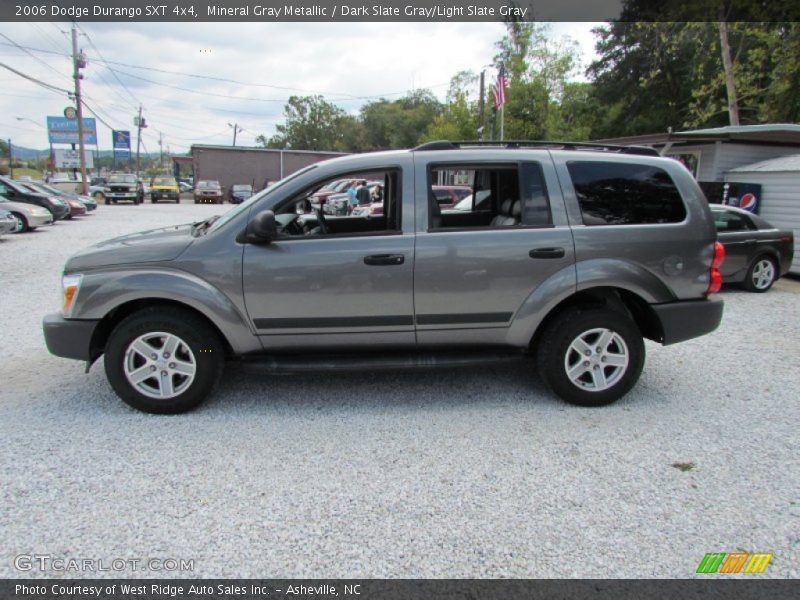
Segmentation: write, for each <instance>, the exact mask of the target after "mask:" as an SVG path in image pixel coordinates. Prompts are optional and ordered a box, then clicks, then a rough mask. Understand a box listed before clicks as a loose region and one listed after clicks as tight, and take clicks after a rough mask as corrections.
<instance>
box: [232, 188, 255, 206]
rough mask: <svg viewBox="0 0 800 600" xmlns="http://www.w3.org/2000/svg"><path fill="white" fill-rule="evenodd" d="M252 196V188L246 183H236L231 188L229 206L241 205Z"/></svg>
mask: <svg viewBox="0 0 800 600" xmlns="http://www.w3.org/2000/svg"><path fill="white" fill-rule="evenodd" d="M252 195H253V186H252V185H250V184H248V183H236V184H234V185H232V186H231V190H230V201H231V204H241V203H242V202H244V201H245V200H247V199H248V198H249V197H250V196H252Z"/></svg>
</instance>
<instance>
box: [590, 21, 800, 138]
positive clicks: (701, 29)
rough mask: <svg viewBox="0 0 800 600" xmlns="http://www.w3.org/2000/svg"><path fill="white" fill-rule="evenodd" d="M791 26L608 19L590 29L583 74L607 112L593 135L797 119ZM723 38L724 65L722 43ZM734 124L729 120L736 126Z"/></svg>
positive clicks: (796, 60) (799, 47)
mask: <svg viewBox="0 0 800 600" xmlns="http://www.w3.org/2000/svg"><path fill="white" fill-rule="evenodd" d="M799 27H800V26H799V25H798V23H794V22H784V23H780V22H771V23H757V22H733V23H728V24H727V25H726V27H725V28H724V29H727V35H726V36H721V35H720V28H719V25H718V24H717V23H711V22H688V23H687V22H678V23H674V22H657V23H653V22H647V23H636V22H613V23H610V24H608V25H607V26H604V27H601V28H598V29H596V30H595V33H596V35H597V36H598V38H599V39H598V42H597V50H598V53H599V54H600V58H599V59H598V60H597V61H595V62H594V63H593V64H592V65H591V66H590V67H589V70H588V73H589V75H590V77H591V78H592V80H593V83H594V91H593V96H594V99H595V100H596V101H597V102H599V103H600V104H602V105H605V106H606V107H607V108H608V110H607V111H606V113H605V116H604V117H603V118H602V119H601V120H600V121H599V122H598V124H597V126H596V127H595V129H594V131H593V135H595V136H596V137H606V136H617V135H634V134H641V133H652V132H655V131H666V130H667V128H668V127H672V128H674V129H684V128H690V127H715V126H721V125H727V124H729V123H731V122H732V121H731V119H730V118H729V106H728V105H729V98H730V99H733V95H732V94H729V93H728V90H729V89H730V90H734V89H735V103H734V106H735V107H736V108H737V109H738V113H739V120H740V122H741V123H743V124H748V123H765V122H776V121H777V122H794V121H796V120H797V119H798V116H800V87H798V83H800V75H798V69H800V29H799ZM723 39H727V41H728V44H729V53H730V54H729V57H730V63H729V64H728V65H727V68H726V64H725V63H726V62H727V58H724V57H725V52H724V49H723V45H722V40H723ZM734 122H735V121H734Z"/></svg>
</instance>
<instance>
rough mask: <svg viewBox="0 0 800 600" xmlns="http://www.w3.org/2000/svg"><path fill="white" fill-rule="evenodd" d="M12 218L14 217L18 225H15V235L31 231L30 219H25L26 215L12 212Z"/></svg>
mask: <svg viewBox="0 0 800 600" xmlns="http://www.w3.org/2000/svg"><path fill="white" fill-rule="evenodd" d="M11 216H12V217H14V221H15V222H16V225H14V233H25V232H26V231H29V230H30V227H29V226H28V219H26V218H25V215H22V214H20V213H17V212H12V213H11Z"/></svg>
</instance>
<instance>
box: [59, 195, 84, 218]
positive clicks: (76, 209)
mask: <svg viewBox="0 0 800 600" xmlns="http://www.w3.org/2000/svg"><path fill="white" fill-rule="evenodd" d="M65 202H66V203H67V206H69V214H68V215H67V216H66V217H64V218H65V219H71V218H72V217H82V216H84V215H85V214H86V207H85V206H84V204H83V202H81V201H80V200H74V199H73V198H65Z"/></svg>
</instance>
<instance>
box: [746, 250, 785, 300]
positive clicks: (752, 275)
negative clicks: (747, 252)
mask: <svg viewBox="0 0 800 600" xmlns="http://www.w3.org/2000/svg"><path fill="white" fill-rule="evenodd" d="M777 278H778V265H777V264H776V263H775V260H774V259H772V258H771V257H769V256H766V255H764V256H759V257H758V258H756V259H755V260H754V261H753V264H751V265H750V268H749V269H748V270H747V276H746V277H745V280H744V286H745V288H747V290H748V291H750V292H758V293H763V292H766V291H767V290H769V288H771V287H772V284H773V283H775V280H776V279H777Z"/></svg>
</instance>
